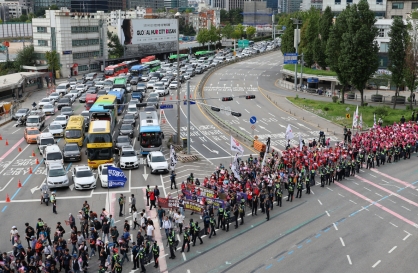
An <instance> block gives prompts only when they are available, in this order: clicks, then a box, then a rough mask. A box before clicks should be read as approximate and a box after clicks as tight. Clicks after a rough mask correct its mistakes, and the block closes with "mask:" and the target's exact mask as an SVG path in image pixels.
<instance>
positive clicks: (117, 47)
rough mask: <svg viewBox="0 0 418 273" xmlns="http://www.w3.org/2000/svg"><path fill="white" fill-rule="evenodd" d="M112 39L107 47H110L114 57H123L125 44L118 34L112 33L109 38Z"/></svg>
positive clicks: (110, 53) (111, 54) (110, 52)
mask: <svg viewBox="0 0 418 273" xmlns="http://www.w3.org/2000/svg"><path fill="white" fill-rule="evenodd" d="M109 40H110V41H109V42H108V43H107V47H108V48H109V55H110V56H111V57H112V58H115V59H116V58H121V57H123V52H124V49H123V45H122V44H121V43H120V41H119V38H118V36H117V35H116V34H112V36H111V37H110V39H109Z"/></svg>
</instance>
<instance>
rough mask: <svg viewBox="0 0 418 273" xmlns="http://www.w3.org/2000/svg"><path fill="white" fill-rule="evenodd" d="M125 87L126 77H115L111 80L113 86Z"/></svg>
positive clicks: (126, 84) (126, 85)
mask: <svg viewBox="0 0 418 273" xmlns="http://www.w3.org/2000/svg"><path fill="white" fill-rule="evenodd" d="M127 87H128V79H127V78H116V79H114V80H113V88H123V89H125V90H126V88H127Z"/></svg>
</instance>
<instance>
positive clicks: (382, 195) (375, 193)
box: [375, 192, 383, 197]
mask: <svg viewBox="0 0 418 273" xmlns="http://www.w3.org/2000/svg"><path fill="white" fill-rule="evenodd" d="M375 194H376V195H379V196H380V197H383V195H381V194H379V193H377V192H375Z"/></svg>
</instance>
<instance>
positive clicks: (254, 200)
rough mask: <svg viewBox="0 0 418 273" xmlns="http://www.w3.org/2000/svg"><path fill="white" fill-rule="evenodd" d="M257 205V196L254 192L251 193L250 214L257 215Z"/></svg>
mask: <svg viewBox="0 0 418 273" xmlns="http://www.w3.org/2000/svg"><path fill="white" fill-rule="evenodd" d="M257 206H258V196H257V195H256V194H253V204H252V210H251V215H254V214H255V215H257Z"/></svg>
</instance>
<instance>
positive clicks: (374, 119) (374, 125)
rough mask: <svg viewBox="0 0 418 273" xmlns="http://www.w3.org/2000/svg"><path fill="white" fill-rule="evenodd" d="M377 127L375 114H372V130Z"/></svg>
mask: <svg viewBox="0 0 418 273" xmlns="http://www.w3.org/2000/svg"><path fill="white" fill-rule="evenodd" d="M376 127H377V123H376V114H373V128H376Z"/></svg>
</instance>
